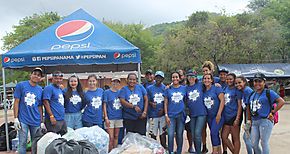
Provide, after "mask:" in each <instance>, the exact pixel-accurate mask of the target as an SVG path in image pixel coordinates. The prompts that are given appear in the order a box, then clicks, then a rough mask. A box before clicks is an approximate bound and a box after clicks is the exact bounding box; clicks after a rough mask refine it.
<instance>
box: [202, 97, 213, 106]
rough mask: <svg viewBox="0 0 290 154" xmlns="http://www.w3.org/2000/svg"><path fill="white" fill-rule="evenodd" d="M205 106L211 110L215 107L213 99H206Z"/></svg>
mask: <svg viewBox="0 0 290 154" xmlns="http://www.w3.org/2000/svg"><path fill="white" fill-rule="evenodd" d="M204 105H205V106H206V108H208V109H211V108H212V106H213V105H214V101H213V100H212V99H211V97H206V98H204Z"/></svg>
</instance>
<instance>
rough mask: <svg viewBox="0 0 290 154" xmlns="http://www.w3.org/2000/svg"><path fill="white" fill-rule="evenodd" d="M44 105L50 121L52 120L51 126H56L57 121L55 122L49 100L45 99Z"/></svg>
mask: <svg viewBox="0 0 290 154" xmlns="http://www.w3.org/2000/svg"><path fill="white" fill-rule="evenodd" d="M43 105H44V108H45V110H46V112H47V114H48V115H49V119H50V122H51V124H52V125H55V124H56V120H55V118H54V115H53V114H52V111H51V109H50V105H49V101H48V100H47V99H44V100H43Z"/></svg>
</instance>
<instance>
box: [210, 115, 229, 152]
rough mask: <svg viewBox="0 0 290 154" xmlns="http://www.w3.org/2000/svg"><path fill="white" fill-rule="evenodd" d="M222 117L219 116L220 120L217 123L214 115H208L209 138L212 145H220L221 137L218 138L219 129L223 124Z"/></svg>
mask: <svg viewBox="0 0 290 154" xmlns="http://www.w3.org/2000/svg"><path fill="white" fill-rule="evenodd" d="M224 121H225V119H224V117H223V116H221V120H220V122H219V123H217V122H216V117H208V118H207V123H208V126H209V129H210V138H211V143H212V146H214V147H215V146H219V145H221V138H220V129H221V128H222V127H223V125H224Z"/></svg>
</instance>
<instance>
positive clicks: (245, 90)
mask: <svg viewBox="0 0 290 154" xmlns="http://www.w3.org/2000/svg"><path fill="white" fill-rule="evenodd" d="M235 82H236V83H235V84H236V87H237V88H238V89H239V90H240V91H241V92H242V109H243V114H244V130H245V132H244V134H243V139H244V142H245V144H246V149H247V153H248V154H252V153H253V148H252V143H251V135H250V123H249V122H247V119H248V116H251V115H248V113H247V106H248V99H249V97H250V95H251V94H252V93H253V90H252V89H251V88H250V87H248V86H246V84H247V79H246V78H245V77H244V76H238V77H237V78H236V80H235Z"/></svg>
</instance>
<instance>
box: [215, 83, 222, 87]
mask: <svg viewBox="0 0 290 154" xmlns="http://www.w3.org/2000/svg"><path fill="white" fill-rule="evenodd" d="M214 85H215V86H216V87H220V88H221V87H222V85H221V84H219V83H215V84H214Z"/></svg>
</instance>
